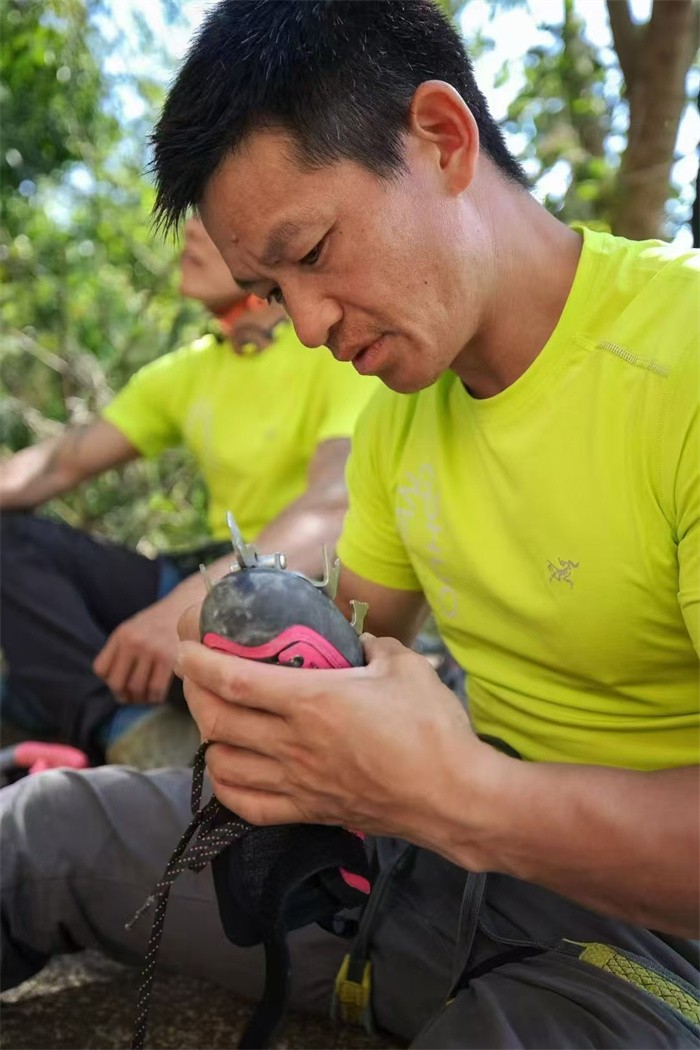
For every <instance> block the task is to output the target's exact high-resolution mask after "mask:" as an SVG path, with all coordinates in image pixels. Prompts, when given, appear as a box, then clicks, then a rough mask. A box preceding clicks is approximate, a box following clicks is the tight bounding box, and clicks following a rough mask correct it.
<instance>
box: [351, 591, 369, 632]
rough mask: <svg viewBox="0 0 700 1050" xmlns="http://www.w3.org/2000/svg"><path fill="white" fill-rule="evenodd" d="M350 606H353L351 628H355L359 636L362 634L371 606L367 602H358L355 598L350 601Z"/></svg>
mask: <svg viewBox="0 0 700 1050" xmlns="http://www.w3.org/2000/svg"><path fill="white" fill-rule="evenodd" d="M350 604H351V605H352V620H351V621H350V626H351V627H354V629H355V631H356V632H357V634H362V631H363V630H364V626H365V616H366V615H367V611H368V609H369V604H368V603H367V602H358V601H356V600H355V599H354V598H351V599H350Z"/></svg>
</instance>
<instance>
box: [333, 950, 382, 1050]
mask: <svg viewBox="0 0 700 1050" xmlns="http://www.w3.org/2000/svg"><path fill="white" fill-rule="evenodd" d="M349 965H350V955H349V954H348V955H346V956H345V958H344V959H343V961H342V963H341V965H340V969H339V970H338V976H337V977H336V979H335V990H334V993H333V1010H332V1013H333V1018H334V1019H335V1020H336V1021H342V1022H343V1023H344V1024H356V1025H362V1026H363V1027H364V1028H365V1029H366V1031H367V1032H369V1033H370V1034H373V1032H374V1025H373V1023H372V1010H371V1003H372V963H371V962H370V961H369V959H367V961H366V962H365V964H364V967H363V969H362V980H360V981H351V980H349V979H348V968H349Z"/></svg>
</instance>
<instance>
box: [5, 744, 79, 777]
mask: <svg viewBox="0 0 700 1050" xmlns="http://www.w3.org/2000/svg"><path fill="white" fill-rule="evenodd" d="M14 757H15V762H16V763H17V765H18V766H20V768H22V769H28V770H29V772H30V773H41V772H42V771H43V770H44V769H58V768H59V767H60V766H68V768H69V769H85V768H86V767H87V766H89V765H90V763H89V762H88V757H87V755H86V754H85V753H84V752H83V751H79V750H78V748H77V747H68V745H67V744H47V743H44V742H43V741H41V740H25V741H23V742H22V743H21V744H17V746H16V747H15V749H14Z"/></svg>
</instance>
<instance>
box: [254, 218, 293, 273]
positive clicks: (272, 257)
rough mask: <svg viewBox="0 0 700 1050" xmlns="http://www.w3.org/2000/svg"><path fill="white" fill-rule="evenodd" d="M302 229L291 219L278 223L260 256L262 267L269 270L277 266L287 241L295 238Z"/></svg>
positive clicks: (285, 248)
mask: <svg viewBox="0 0 700 1050" xmlns="http://www.w3.org/2000/svg"><path fill="white" fill-rule="evenodd" d="M302 229H303V227H302V225H301V224H300V223H298V222H295V221H294V220H293V219H285V220H284V222H280V223H278V224H277V226H275V227H273V229H272V231H271V233H270V236H269V237H268V239H267V244H266V246H265V250H264V252H263V253H262V255H261V256H260V262H261V263H262V265H263V266H267V267H269V268H272V267H273V266H279V264H280V262H281V261H282V257H283V256H284V254H285V252H286V250H287V247H288V244H289V241H291V240H292V238H294V237H297V236H298V235H299V233H300V232H301V230H302Z"/></svg>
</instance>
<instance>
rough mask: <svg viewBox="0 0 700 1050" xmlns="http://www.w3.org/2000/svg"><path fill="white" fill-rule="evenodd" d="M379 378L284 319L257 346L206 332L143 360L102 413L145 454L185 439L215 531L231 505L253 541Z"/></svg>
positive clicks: (344, 431)
mask: <svg viewBox="0 0 700 1050" xmlns="http://www.w3.org/2000/svg"><path fill="white" fill-rule="evenodd" d="M376 389H377V381H376V380H373V379H371V378H367V377H363V376H360V375H358V374H357V373H356V372H355V371H354V370H353V369H349V368H346V367H344V366H343V365H341V364H340V363H339V362H337V361H335V360H334V358H333V357H332V356H331V355H330V353H329V352H328V351H327V350H323V349H318V350H309V349H307V348H306V347H304V346H302V345H301V343H300V342H299V340H298V339H297V337H296V335H295V333H294V329H293V328H292V326H291V324H289V323H286V322H285V323H284V324H282V325H280V326H279V327H278V328H277V329H276V332H275V339H274V342H273V343H272V344H271V345H270V346H269V347H267V348H266V349H265V350H264V351H263V352H262V353H259V354H253V355H239V354H236V353H234V352H233V350H232V348H231V346H230V344H229V343H228V342H222V341H219V340H218V339H217V338H216V337H215V336H213V335H207V336H204V337H203V338H202V339H199V340H197V342H195V343H194V344H192V345H191V346H186V347H183V348H182V349H180V350H176V351H174V352H173V353H170V354H165V355H164V356H163V357H159V358H158V359H157V360H156V361H153V362H152V363H151V364H148V365H146V366H145V367H144V368H141V369H140V370H139V371H138V372H137V373H136V374H135V375H134V376H133V377H132V378H131V379H130V381H129V382H128V383H127V385H126V386H125V387H124V389H123V390H122V391H121V392H120V393H119V394H117V396H116V397H115V398H114V400H113V401H112V403H111V404H110V405H108V407H107V408H106V410H105V411H104V413H103V417H104V419H106V420H107V421H108V422H110V423H112V424H113V425H114V426H116V427H117V428H118V429H119V430H120V431H121V432H122V433H123V434H124V436H125V437H126V438H127V440H128V441H130V442H131V444H132V445H134V446H135V448H137V449H138V450H139V451H140V452H141V453H142V454H143V455H145V456H157V455H159V454H160V453H161V452H162V451H163V450H164V449H166V448H169V447H172V446H173V445H179V444H184V445H186V446H187V447H188V448H189V449H190V450H191V451H192V452H193V453H194V456H195V458H196V460H197V463H198V466H199V470H200V471H201V473H202V476H203V478H204V481H205V483H206V485H207V488H208V492H209V507H208V521H209V527H210V529H211V533H212V536H214V537H216V538H222V539H225V538H226V537H227V536H228V531H227V528H226V521H225V515H226V511H227V510H229V509H230V510H232V511H233V513H234V514H235V515H236V519H237V521H238V524H239V527H240V529H241V532H242V533H243V535H244V536H245V538H246V539H248V540H253V539H254V538H255V537H256V536H257V535H258V534H259V533H260V532H261V530H262V529H263V528H264V527H265V526H266V525H267V524H268V523H269V522H270V521H272V520H273V519H274V518H275V517H276V516H277V514H279V513H280V511H282V510H283V509H284V508H285V507H286V506H287V505H288V504H289V503H291V502H292V501H293V500H295V499H296V498H297V497H298V496H300V495H301V494H302V492H303V491H304V489H305V488H306V479H307V470H308V467H309V464H310V462H311V460H312V459H313V456H314V453H315V451H316V449H317V448H318V446H319V445H320V444H321V443H322V442H323V441H327V440H329V439H331V438H340V437H350V436H351V434H352V431H353V427H354V424H355V420H356V418H357V416H358V414H359V412H360V411H361V410H362V408H363V407H364V405H365V403H366V402H367V400H368V398H369V397H370V396H371V394H372V393H373V392H374V391H375V390H376Z"/></svg>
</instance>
